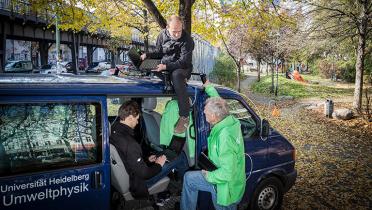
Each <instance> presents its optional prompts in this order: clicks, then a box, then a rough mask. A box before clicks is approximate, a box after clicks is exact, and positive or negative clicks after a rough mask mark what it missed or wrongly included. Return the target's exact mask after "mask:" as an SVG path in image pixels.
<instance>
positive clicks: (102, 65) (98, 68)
mask: <svg viewBox="0 0 372 210" xmlns="http://www.w3.org/2000/svg"><path fill="white" fill-rule="evenodd" d="M109 68H111V62H106V61H104V62H93V63H92V64H91V65H90V66H89V67H88V69H87V70H86V71H85V72H87V73H89V72H95V73H99V72H102V71H104V70H107V69H109Z"/></svg>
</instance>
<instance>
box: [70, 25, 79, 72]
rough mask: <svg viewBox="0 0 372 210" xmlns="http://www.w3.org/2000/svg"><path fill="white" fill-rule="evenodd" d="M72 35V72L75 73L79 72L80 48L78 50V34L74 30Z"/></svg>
mask: <svg viewBox="0 0 372 210" xmlns="http://www.w3.org/2000/svg"><path fill="white" fill-rule="evenodd" d="M71 35H72V47H71V54H72V72H73V73H74V74H77V70H78V62H79V59H78V54H79V49H77V50H76V36H75V35H76V34H75V33H74V32H71Z"/></svg>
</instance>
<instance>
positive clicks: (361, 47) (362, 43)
mask: <svg viewBox="0 0 372 210" xmlns="http://www.w3.org/2000/svg"><path fill="white" fill-rule="evenodd" d="M367 7H368V1H364V2H363V3H362V11H361V15H360V17H361V21H360V23H359V30H358V31H359V34H358V50H357V55H356V57H357V59H356V64H355V70H356V72H355V90H354V102H353V108H354V109H356V110H359V111H360V110H361V108H362V91H363V71H364V58H365V50H366V36H367V26H368V14H367Z"/></svg>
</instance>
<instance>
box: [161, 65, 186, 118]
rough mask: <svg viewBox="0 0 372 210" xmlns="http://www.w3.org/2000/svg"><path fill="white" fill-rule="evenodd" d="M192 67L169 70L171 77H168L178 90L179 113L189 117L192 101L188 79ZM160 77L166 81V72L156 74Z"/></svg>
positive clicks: (176, 90) (175, 89)
mask: <svg viewBox="0 0 372 210" xmlns="http://www.w3.org/2000/svg"><path fill="white" fill-rule="evenodd" d="M191 71H192V70H191V69H176V70H173V71H172V72H169V73H168V74H169V78H168V79H167V80H168V81H169V79H170V81H171V82H172V85H173V88H174V91H175V92H176V98H177V102H178V108H179V115H180V116H181V117H188V116H189V111H190V101H189V97H188V95H187V89H186V80H187V79H190V77H191ZM156 75H157V76H158V77H159V78H160V79H162V80H163V81H164V74H156Z"/></svg>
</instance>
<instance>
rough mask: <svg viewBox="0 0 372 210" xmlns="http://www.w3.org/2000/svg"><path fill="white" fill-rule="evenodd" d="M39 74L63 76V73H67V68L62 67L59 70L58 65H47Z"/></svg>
mask: <svg viewBox="0 0 372 210" xmlns="http://www.w3.org/2000/svg"><path fill="white" fill-rule="evenodd" d="M39 73H40V74H61V73H67V70H66V68H65V67H63V65H60V66H59V68H57V66H56V65H51V64H47V65H43V66H42V67H41V68H40V69H39Z"/></svg>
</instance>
